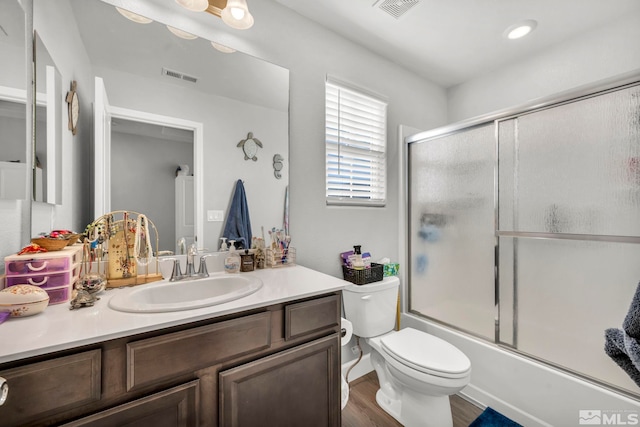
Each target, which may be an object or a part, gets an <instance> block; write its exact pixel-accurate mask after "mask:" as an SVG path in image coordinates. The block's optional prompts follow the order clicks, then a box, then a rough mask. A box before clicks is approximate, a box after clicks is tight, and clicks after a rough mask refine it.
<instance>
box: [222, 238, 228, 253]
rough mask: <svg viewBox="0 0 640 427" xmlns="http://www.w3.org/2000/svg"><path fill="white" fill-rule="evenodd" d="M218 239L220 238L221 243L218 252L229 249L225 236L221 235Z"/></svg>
mask: <svg viewBox="0 0 640 427" xmlns="http://www.w3.org/2000/svg"><path fill="white" fill-rule="evenodd" d="M220 240H222V243H220V252H226V251H228V250H229V249H228V248H227V238H226V237H221V238H220Z"/></svg>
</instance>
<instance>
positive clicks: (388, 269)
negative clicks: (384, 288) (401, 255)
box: [384, 262, 400, 277]
mask: <svg viewBox="0 0 640 427" xmlns="http://www.w3.org/2000/svg"><path fill="white" fill-rule="evenodd" d="M399 270H400V264H398V263H397V262H391V263H389V264H385V265H384V277H389V276H397V275H398V271H399Z"/></svg>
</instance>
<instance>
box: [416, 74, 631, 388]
mask: <svg viewBox="0 0 640 427" xmlns="http://www.w3.org/2000/svg"><path fill="white" fill-rule="evenodd" d="M408 170H409V172H408V174H409V176H408V179H409V258H410V261H409V262H410V266H409V280H408V281H409V310H410V311H411V312H413V313H416V314H418V315H421V316H425V317H428V318H431V319H435V320H437V321H439V322H442V323H444V324H447V325H450V326H453V327H455V328H456V329H459V330H462V331H465V332H468V333H471V334H474V335H476V336H480V337H483V338H485V339H487V340H488V341H492V342H495V343H498V344H500V345H502V346H504V347H508V348H511V349H512V350H514V351H516V352H518V353H521V354H523V355H527V356H530V357H532V358H534V359H536V360H539V361H543V362H545V363H547V364H549V365H552V366H556V367H558V368H561V369H563V370H566V371H569V372H572V373H575V374H577V375H580V376H582V377H584V378H590V379H593V380H595V381H597V382H599V383H603V384H608V385H610V386H613V387H615V388H618V389H622V390H625V391H627V392H630V393H632V394H636V395H638V394H639V393H638V386H636V384H635V383H634V382H633V381H632V380H631V379H630V378H629V377H628V376H627V375H626V373H625V372H624V371H623V370H622V369H620V367H619V366H618V365H617V364H616V363H615V362H613V361H612V360H611V359H610V358H609V357H608V356H607V355H606V354H605V352H604V343H605V338H604V331H605V329H607V328H622V322H623V321H624V318H625V316H626V314H627V310H628V308H629V304H630V303H631V300H632V297H633V295H634V292H635V290H636V287H637V286H638V282H639V281H640V85H638V83H636V84H633V85H627V86H624V87H621V88H616V89H612V90H608V91H604V92H600V93H596V94H591V95H589V96H585V97H581V98H577V99H574V100H571V101H568V102H563V103H561V104H555V105H552V106H549V107H546V108H544V109H537V110H531V111H526V112H522V113H519V114H516V115H513V116H510V117H505V118H502V119H499V120H497V121H495V122H489V123H485V124H483V125H479V126H476V127H472V128H466V129H463V130H459V131H456V132H455V133H449V134H442V135H439V136H434V137H431V138H429V139H425V140H421V141H419V142H414V143H411V144H409V168H408Z"/></svg>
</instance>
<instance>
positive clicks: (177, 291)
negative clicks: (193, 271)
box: [109, 275, 262, 313]
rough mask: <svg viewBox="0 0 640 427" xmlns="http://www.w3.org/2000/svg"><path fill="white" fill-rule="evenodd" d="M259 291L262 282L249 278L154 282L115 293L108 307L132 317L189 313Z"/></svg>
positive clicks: (245, 276) (225, 277) (215, 277)
mask: <svg viewBox="0 0 640 427" xmlns="http://www.w3.org/2000/svg"><path fill="white" fill-rule="evenodd" d="M261 287H262V280H260V279H259V278H257V277H254V276H248V275H233V276H231V275H224V276H212V277H207V278H205V279H195V280H181V281H177V282H156V283H149V284H146V285H140V286H136V287H133V288H126V289H119V290H117V291H115V292H117V293H116V294H115V295H114V296H113V297H112V298H111V300H109V307H111V308H112V309H114V310H118V311H127V312H131V313H159V312H167V311H181V310H191V309H194V308H201V307H209V306H212V305H217V304H222V303H225V302H228V301H233V300H236V299H239V298H242V297H245V296H247V295H251V294H252V293H254V292H256V291H257V290H258V289H260V288H261Z"/></svg>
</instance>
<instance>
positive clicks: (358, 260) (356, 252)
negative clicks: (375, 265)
mask: <svg viewBox="0 0 640 427" xmlns="http://www.w3.org/2000/svg"><path fill="white" fill-rule="evenodd" d="M351 268H353V269H354V270H363V269H364V261H362V252H361V250H360V245H355V246H354V247H353V258H352V261H351Z"/></svg>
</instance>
